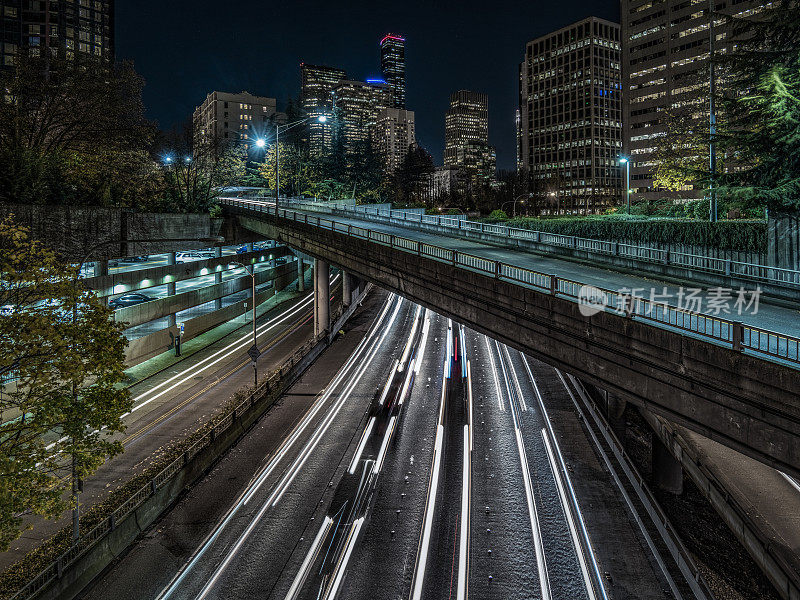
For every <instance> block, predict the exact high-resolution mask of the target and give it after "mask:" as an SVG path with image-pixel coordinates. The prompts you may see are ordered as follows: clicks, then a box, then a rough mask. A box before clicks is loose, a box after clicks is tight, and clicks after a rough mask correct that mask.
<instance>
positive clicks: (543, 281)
mask: <svg viewBox="0 0 800 600" xmlns="http://www.w3.org/2000/svg"><path fill="white" fill-rule="evenodd" d="M223 202H224V203H225V204H228V205H230V206H236V207H238V208H243V209H246V210H252V211H256V212H261V213H269V214H272V215H276V216H279V217H283V218H286V219H290V220H293V221H299V222H302V223H307V224H309V225H314V226H316V227H320V228H322V229H329V230H331V231H335V232H338V233H341V234H344V235H347V236H349V237H354V238H358V239H365V240H368V241H371V242H374V243H376V244H381V245H385V246H390V247H392V248H397V249H398V250H401V251H403V252H409V253H412V254H417V255H419V256H425V257H427V258H431V259H434V260H437V261H441V262H446V263H449V264H451V265H453V267H455V268H462V269H466V270H469V271H476V272H479V273H483V274H485V275H489V276H492V277H495V278H497V279H501V280H504V281H510V282H512V283H515V284H518V285H522V286H525V287H530V288H533V289H536V290H538V291H540V292H543V293H547V294H552V295H558V296H561V297H564V298H567V299H569V300H572V301H575V302H579V301H580V299H581V296H580V291H581V289H582V288H584V287H586V285H587V284H584V283H582V282H579V281H572V280H569V279H566V278H563V277H558V276H556V275H553V274H550V273H541V272H538V271H534V270H532V269H526V268H524V267H519V266H516V265H511V264H508V263H503V262H499V261H494V260H490V259H487V258H484V257H481V256H475V255H471V254H467V253H464V252H459V251H456V250H452V249H450V248H443V247H440V246H435V245H433V244H428V243H426V242H421V241H418V240H412V239H408V238H403V237H401V236H397V235H391V234H387V233H385V232H379V231H373V230H371V229H367V228H364V227H358V226H355V225H351V224H348V223H342V222H340V221H336V220H335V219H331V218H324V217H319V216H315V215H310V214H308V213H307V212H298V211H296V210H290V209H285V208H278V209H277V211H276V208H275V205H274V203H273V204H272V205H269V204H267V203H264V202H255V201H252V200H241V199H232V198H231V199H229V198H225V199H223ZM421 216H428V215H421ZM435 218H438V217H435ZM565 237H566V236H565ZM620 245H622V244H620ZM654 251H655V252H660V251H658V250H654ZM590 287H591V288H592V290H593V291H594V292H595V294H597V293H599V294H601V295H602V297H603V298H604V299H605V307H603V308H602V310H606V311H610V310H615V311H618V312H621V313H623V314H624V315H625V316H627V317H628V318H631V319H640V320H643V321H647V322H649V323H652V324H654V325H658V326H661V327H665V328H668V329H675V330H678V331H682V332H686V333H690V334H693V335H695V336H698V337H700V338H703V339H706V340H711V341H713V342H716V343H718V344H720V345H727V346H730V347H731V348H732V349H733V350H736V351H749V352H751V353H753V354H754V355H756V356H759V357H762V358H773V359H778V360H781V361H786V362H788V363H789V364H791V366H793V367H800V338H798V337H795V336H792V335H788V334H784V333H780V332H776V331H770V330H767V329H762V328H759V327H756V326H752V325H745V324H743V323H741V322H739V321H731V320H729V319H723V318H721V317H717V316H713V315H708V314H703V313H697V312H692V311H689V310H686V309H682V308H677V307H674V306H671V305H669V304H666V303H661V302H654V301H651V300H648V299H646V298H641V297H638V296H632V295H629V294H624V293H620V292H619V291H615V290H608V289H603V288H597V287H595V286H590Z"/></svg>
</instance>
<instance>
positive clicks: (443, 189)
mask: <svg viewBox="0 0 800 600" xmlns="http://www.w3.org/2000/svg"><path fill="white" fill-rule="evenodd" d="M468 184H469V181H468V179H467V174H466V171H465V170H464V169H462V168H460V167H447V166H443V167H436V168H435V169H434V171H433V173H431V184H430V199H431V200H433V201H434V202H436V201H437V200H450V199H452V196H453V194H463V193H464V190H465V189H466V188H467V186H468Z"/></svg>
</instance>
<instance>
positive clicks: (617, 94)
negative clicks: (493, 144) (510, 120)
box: [518, 17, 622, 212]
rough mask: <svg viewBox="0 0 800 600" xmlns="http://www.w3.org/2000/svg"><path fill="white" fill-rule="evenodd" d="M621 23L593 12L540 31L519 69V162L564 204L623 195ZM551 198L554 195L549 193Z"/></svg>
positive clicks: (600, 204)
mask: <svg viewBox="0 0 800 600" xmlns="http://www.w3.org/2000/svg"><path fill="white" fill-rule="evenodd" d="M619 33H620V30H619V25H617V24H616V23H611V22H609V21H605V20H603V19H598V18H596V17H589V18H586V19H583V20H581V21H578V22H577V23H573V24H571V25H568V26H566V27H564V28H562V29H559V30H557V31H554V32H552V33H549V34H547V35H544V36H542V37H539V38H536V39H535V40H533V41H530V42H528V44H527V45H526V47H525V58H524V60H523V62H522V63H521V64H520V69H519V83H520V90H519V135H518V140H519V147H518V153H519V154H518V155H519V163H520V168H521V169H522V170H523V171H525V172H527V174H528V176H529V178H530V180H529V181H530V183H531V188H530V191H531V192H533V193H535V194H537V195H539V196H547V195H549V194H555V198H556V199H557V207H558V209H557V210H559V211H567V212H573V211H584V212H596V211H598V210H600V209H602V208H605V207H608V206H610V205H612V204H616V203H617V202H619V201H620V199H621V194H622V187H621V186H622V183H621V182H622V180H621V169H620V165H619V155H620V152H621V150H622V119H621V109H622V100H621V89H620V88H621V82H620V57H619V54H620V46H619ZM551 197H552V196H551Z"/></svg>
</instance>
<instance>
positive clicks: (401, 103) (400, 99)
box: [380, 33, 406, 109]
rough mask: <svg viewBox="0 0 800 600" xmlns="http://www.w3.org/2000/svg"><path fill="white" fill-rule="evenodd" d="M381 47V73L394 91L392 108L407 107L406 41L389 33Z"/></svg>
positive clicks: (384, 37)
mask: <svg viewBox="0 0 800 600" xmlns="http://www.w3.org/2000/svg"><path fill="white" fill-rule="evenodd" d="M380 47H381V71H382V72H383V79H384V80H385V81H386V83H387V85H388V86H389V87H390V88H391V90H392V108H400V109H404V108H405V107H406V40H405V38H404V37H403V36H401V35H396V34H394V33H389V34H386V35H385V36H383V39H382V40H381V42H380Z"/></svg>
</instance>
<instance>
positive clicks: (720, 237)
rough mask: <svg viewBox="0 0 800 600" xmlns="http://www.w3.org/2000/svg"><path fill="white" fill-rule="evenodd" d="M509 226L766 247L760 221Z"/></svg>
mask: <svg viewBox="0 0 800 600" xmlns="http://www.w3.org/2000/svg"><path fill="white" fill-rule="evenodd" d="M506 225H509V226H511V227H519V228H521V229H535V230H539V231H544V232H547V233H558V234H562V235H574V236H576V237H583V238H590V239H598V240H611V241H619V242H630V243H657V244H689V245H693V246H704V247H707V248H717V249H719V250H732V251H736V252H760V253H765V252H766V251H767V224H766V223H765V222H763V221H719V222H717V223H709V222H707V221H679V220H668V219H664V220H638V219H630V218H629V219H615V218H609V217H605V218H591V217H589V218H582V219H576V218H564V219H525V218H522V219H519V218H518V219H511V220H509V221H507V222H506Z"/></svg>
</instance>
